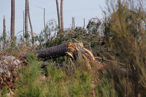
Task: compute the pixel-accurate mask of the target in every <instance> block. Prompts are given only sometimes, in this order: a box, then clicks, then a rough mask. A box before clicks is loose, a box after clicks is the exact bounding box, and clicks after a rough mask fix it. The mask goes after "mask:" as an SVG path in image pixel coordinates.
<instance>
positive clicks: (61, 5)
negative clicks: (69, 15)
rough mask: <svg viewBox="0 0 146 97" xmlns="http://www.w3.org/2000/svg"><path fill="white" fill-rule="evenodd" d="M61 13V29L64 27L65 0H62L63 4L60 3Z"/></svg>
mask: <svg viewBox="0 0 146 97" xmlns="http://www.w3.org/2000/svg"><path fill="white" fill-rule="evenodd" d="M60 7H61V8H60V14H61V29H62V30H63V29H64V25H63V0H61V4H60Z"/></svg>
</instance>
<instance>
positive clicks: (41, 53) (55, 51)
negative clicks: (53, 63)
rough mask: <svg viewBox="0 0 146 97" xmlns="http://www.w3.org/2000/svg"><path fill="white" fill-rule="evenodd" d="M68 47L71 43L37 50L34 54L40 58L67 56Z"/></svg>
mask: <svg viewBox="0 0 146 97" xmlns="http://www.w3.org/2000/svg"><path fill="white" fill-rule="evenodd" d="M68 45H69V43H66V44H61V45H59V46H54V47H49V48H45V49H41V50H36V51H34V53H35V54H37V56H38V58H47V57H53V56H61V55H65V54H66V53H65V52H67V51H68Z"/></svg>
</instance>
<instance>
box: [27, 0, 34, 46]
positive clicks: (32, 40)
mask: <svg viewBox="0 0 146 97" xmlns="http://www.w3.org/2000/svg"><path fill="white" fill-rule="evenodd" d="M27 6H28V7H27V8H28V19H29V24H30V29H31V37H32V45H34V37H33V28H32V24H31V19H30V12H29V0H28V2H27Z"/></svg>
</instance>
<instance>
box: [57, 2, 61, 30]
mask: <svg viewBox="0 0 146 97" xmlns="http://www.w3.org/2000/svg"><path fill="white" fill-rule="evenodd" d="M56 7H57V17H58V26H59V30H60V29H61V26H60V13H59V5H58V0H56Z"/></svg>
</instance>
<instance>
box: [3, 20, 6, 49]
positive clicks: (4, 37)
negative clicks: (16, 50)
mask: <svg viewBox="0 0 146 97" xmlns="http://www.w3.org/2000/svg"><path fill="white" fill-rule="evenodd" d="M5 44H6V21H5V17H4V18H3V49H4V48H5Z"/></svg>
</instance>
